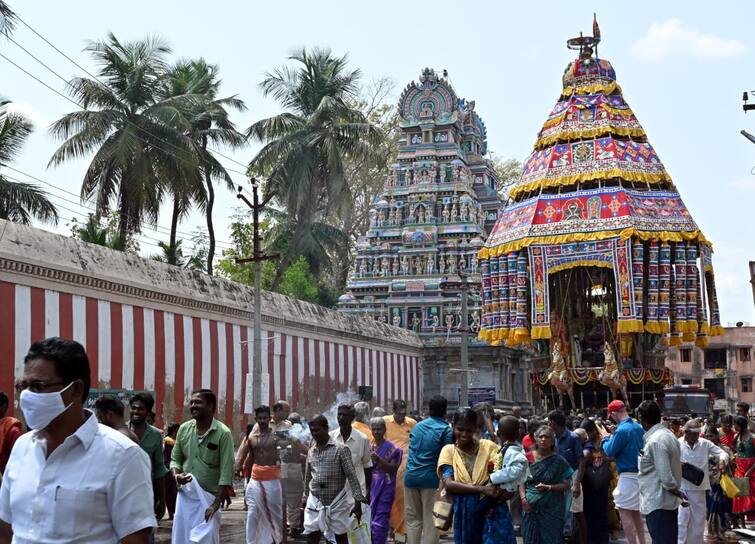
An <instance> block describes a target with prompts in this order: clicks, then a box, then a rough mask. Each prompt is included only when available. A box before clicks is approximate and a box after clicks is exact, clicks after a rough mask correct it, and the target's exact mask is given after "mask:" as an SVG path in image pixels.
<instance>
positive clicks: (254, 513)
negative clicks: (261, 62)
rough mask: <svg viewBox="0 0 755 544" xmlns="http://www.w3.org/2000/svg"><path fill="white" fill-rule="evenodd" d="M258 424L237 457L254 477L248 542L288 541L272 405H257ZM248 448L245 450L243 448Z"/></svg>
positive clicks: (249, 497) (249, 489)
mask: <svg viewBox="0 0 755 544" xmlns="http://www.w3.org/2000/svg"><path fill="white" fill-rule="evenodd" d="M254 419H255V421H256V422H257V424H256V425H255V426H254V429H252V432H251V433H249V438H248V440H246V441H245V442H244V446H243V448H242V452H241V453H240V454H239V455H238V458H240V459H244V463H245V465H246V466H245V467H244V468H245V469H247V470H249V469H251V474H252V477H251V478H250V479H249V483H248V484H247V486H246V504H247V507H248V508H247V515H246V542H247V544H255V543H257V542H272V543H273V544H281V543H282V542H285V537H284V530H283V489H282V488H281V466H280V464H279V462H278V461H279V459H278V437H277V436H276V435H275V433H274V432H273V430H272V428H271V427H270V407H268V406H258V407H257V408H255V409H254ZM243 450H246V451H243Z"/></svg>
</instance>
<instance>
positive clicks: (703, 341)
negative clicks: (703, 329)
mask: <svg viewBox="0 0 755 544" xmlns="http://www.w3.org/2000/svg"><path fill="white" fill-rule="evenodd" d="M695 345H696V346H697V347H700V348H703V349H705V348H707V347H708V335H706V334H701V335H700V336H698V337H697V339H696V340H695Z"/></svg>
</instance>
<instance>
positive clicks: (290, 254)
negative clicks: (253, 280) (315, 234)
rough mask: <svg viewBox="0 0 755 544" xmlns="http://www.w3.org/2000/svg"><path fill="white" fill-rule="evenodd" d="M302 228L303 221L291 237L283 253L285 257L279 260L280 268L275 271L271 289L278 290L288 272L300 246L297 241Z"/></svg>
mask: <svg viewBox="0 0 755 544" xmlns="http://www.w3.org/2000/svg"><path fill="white" fill-rule="evenodd" d="M302 230H303V227H302V226H301V223H299V224H298V225H297V226H296V230H294V235H293V236H292V237H291V241H290V242H289V244H288V248H287V249H286V253H285V255H283V258H282V259H281V260H280V261H279V262H278V269H277V270H276V271H275V277H274V278H273V283H272V285H271V286H270V290H271V291H276V292H277V291H278V287H279V286H280V284H281V282H282V281H283V274H285V273H286V270H288V267H289V266H290V265H291V263H292V262H293V261H294V252H295V251H296V248H297V246H298V244H297V241H298V240H299V238H301V234H300V233H301V231H302Z"/></svg>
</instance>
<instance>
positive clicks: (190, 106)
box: [163, 58, 246, 275]
mask: <svg viewBox="0 0 755 544" xmlns="http://www.w3.org/2000/svg"><path fill="white" fill-rule="evenodd" d="M218 71H219V70H218V67H217V66H216V65H214V64H208V63H207V62H206V61H205V60H204V59H201V58H200V59H197V60H189V61H187V60H181V61H179V62H178V63H176V64H175V65H174V66H173V67H172V68H171V69H170V72H169V73H168V77H167V78H166V83H165V86H164V90H163V92H164V95H165V98H171V97H176V98H181V97H183V98H184V100H183V107H182V114H183V115H184V117H185V119H186V120H187V122H188V127H187V130H186V131H185V132H184V134H185V136H186V137H187V138H188V139H190V140H191V142H192V144H193V145H194V147H195V153H196V155H197V156H198V158H199V166H200V169H201V175H202V179H203V181H204V185H202V184H200V185H199V186H195V185H193V184H187V183H184V182H182V181H181V180H176V181H178V182H179V183H181V185H182V186H181V187H179V188H178V190H174V191H172V194H173V195H174V208H173V211H174V215H173V218H174V222H175V220H176V219H177V218H180V217H183V216H184V215H185V213H187V212H188V209H189V208H190V207H191V202H192V201H193V202H195V203H196V204H197V205H199V207H200V209H201V210H202V211H204V212H205V214H206V216H207V234H208V240H209V241H208V248H207V263H206V266H207V273H208V274H210V275H212V273H213V260H214V258H215V228H214V226H213V221H212V211H213V208H214V205H215V187H214V183H213V182H219V183H221V184H224V185H225V186H226V187H227V188H228V189H230V190H233V189H234V184H233V180H231V176H230V175H229V174H228V171H227V170H226V169H225V167H224V166H223V165H222V164H220V162H219V161H218V160H217V159H216V158H215V156H214V155H213V154H212V153H211V152H210V150H209V146H210V145H213V146H227V147H239V146H241V145H243V144H244V143H245V142H246V138H245V137H244V135H243V134H241V133H240V132H238V131H237V130H236V127H235V125H234V124H233V123H232V122H231V120H230V118H229V116H228V110H229V109H234V110H236V111H244V110H246V105H245V104H244V102H243V101H242V100H241V99H239V98H238V97H237V96H236V95H234V96H229V97H225V98H218V93H219V91H220V84H221V80H220V79H219V78H218ZM192 183H193V182H192ZM176 214H178V217H177V215H176ZM172 232H173V231H172ZM174 245H175V235H173V236H172V237H171V247H172V246H174Z"/></svg>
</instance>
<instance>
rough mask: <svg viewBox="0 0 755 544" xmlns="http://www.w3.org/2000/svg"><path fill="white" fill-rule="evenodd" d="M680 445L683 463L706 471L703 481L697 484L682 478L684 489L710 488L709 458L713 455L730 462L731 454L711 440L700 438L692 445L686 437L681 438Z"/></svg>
mask: <svg viewBox="0 0 755 544" xmlns="http://www.w3.org/2000/svg"><path fill="white" fill-rule="evenodd" d="M679 447H680V448H681V449H682V463H689V464H690V465H692V466H694V467H697V468H699V469H702V471H703V472H704V473H705V476H704V477H703V481H702V483H700V485H695V484H693V483H692V482H690V481H688V480H685V479H684V478H682V489H686V490H692V491H707V490H708V489H710V479H709V477H708V458H709V457H710V456H712V455H714V456H716V457H718V459H719V460H720V461H723V462H724V463H728V462H729V456H728V455H727V454H726V452H725V451H724V450H722V449H721V448H719V447H718V446H716V445H715V444H714V443H713V442H711V441H710V440H707V439H705V438H698V439H697V442H695V445H694V447H690V445H689V444H688V443H687V441H686V440H685V439H684V437H681V438H680V439H679Z"/></svg>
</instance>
